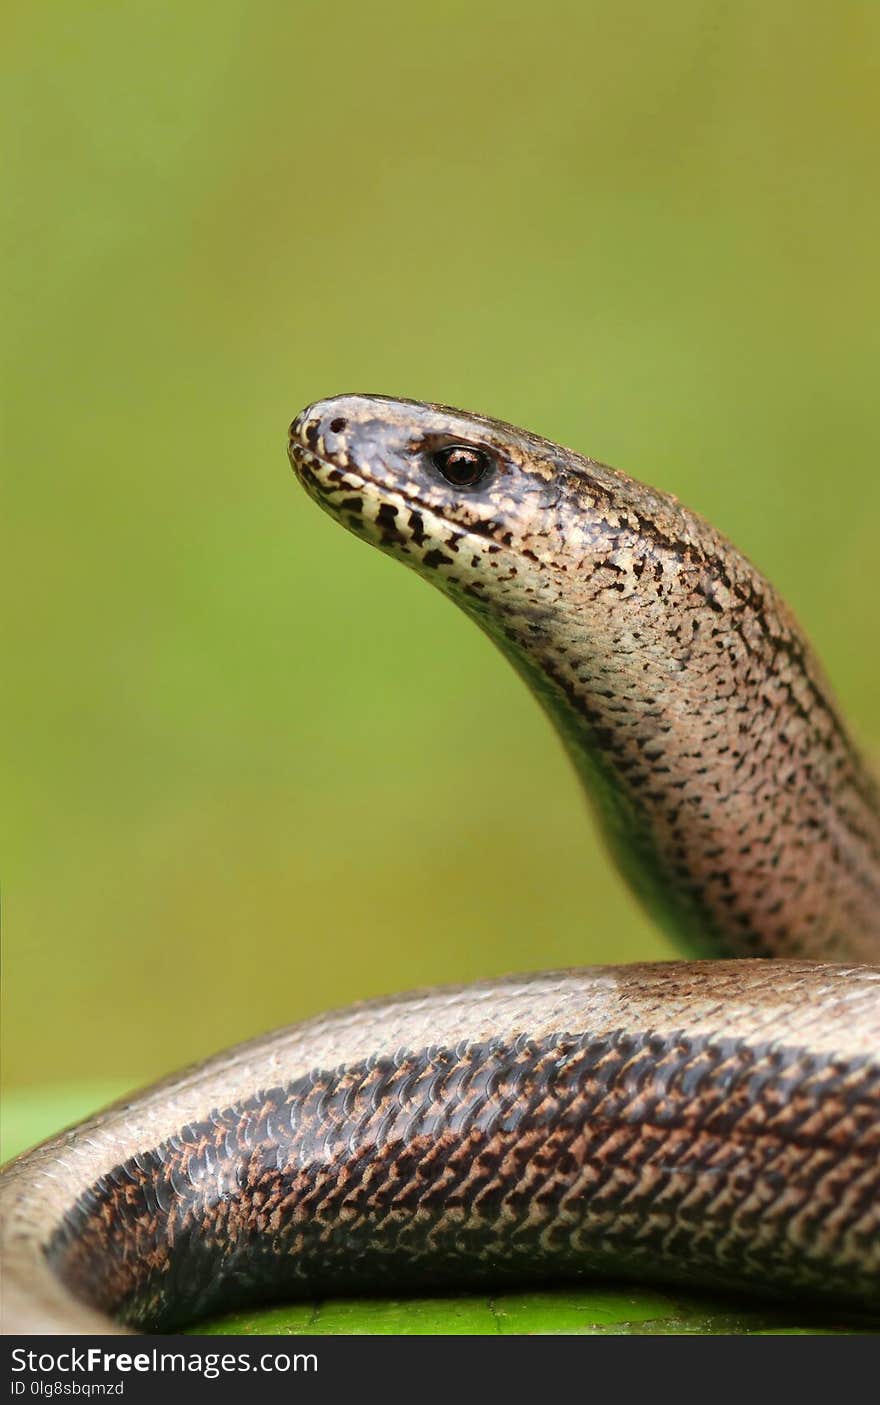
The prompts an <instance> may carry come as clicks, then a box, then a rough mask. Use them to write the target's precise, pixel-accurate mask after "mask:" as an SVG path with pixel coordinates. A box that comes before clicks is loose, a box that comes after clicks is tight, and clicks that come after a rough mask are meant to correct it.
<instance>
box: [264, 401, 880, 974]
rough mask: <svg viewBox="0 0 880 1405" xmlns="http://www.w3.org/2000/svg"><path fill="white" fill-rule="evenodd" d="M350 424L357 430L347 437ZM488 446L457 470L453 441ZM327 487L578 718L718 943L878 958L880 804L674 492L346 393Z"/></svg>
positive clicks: (310, 464) (626, 812)
mask: <svg viewBox="0 0 880 1405" xmlns="http://www.w3.org/2000/svg"><path fill="white" fill-rule="evenodd" d="M332 425H336V426H337V428H336V430H334V429H333V428H331V426H332ZM449 444H464V445H473V446H476V447H478V448H480V449H484V450H486V451H488V453H489V455H490V456H491V464H490V468H489V472H488V474H487V476H486V477H485V478H484V479H482V480H481V481H480V482H478V483H476V484H475V485H473V486H471V487H463V488H456V487H454V486H452V485H451V484H450V483H448V482H447V481H445V479H444V478H443V476H442V474H441V473H440V472H439V471H438V470H437V468H436V467H435V466H434V463H433V461H432V455H433V454H436V451H437V449H438V448H442V447H444V446H446V445H449ZM290 455H291V461H292V463H293V465H294V468H295V470H296V472H297V474H298V475H299V478H300V480H301V482H302V483H303V485H304V486H305V488H306V489H307V491H308V492H309V493H311V495H312V496H313V497H314V498H315V499H316V501H317V502H319V503H320V504H321V506H322V507H324V508H325V509H326V510H327V511H328V512H330V513H331V514H332V515H333V516H334V517H336V518H338V520H339V521H340V522H341V523H342V524H343V525H344V526H346V527H349V528H350V529H351V530H352V531H354V532H355V533H357V535H359V536H362V537H364V538H365V539H366V540H368V541H370V542H372V543H374V544H375V545H377V546H380V547H381V548H382V549H383V550H385V551H387V552H389V553H390V554H392V555H394V556H397V557H399V558H400V559H401V560H403V561H404V562H406V563H407V564H408V565H410V566H412V567H413V568H414V569H415V570H417V571H418V572H419V573H420V574H422V575H424V576H426V577H427V578H428V579H430V580H431V581H432V582H433V583H434V584H435V585H437V586H439V588H440V589H441V590H443V591H445V592H446V593H447V594H448V595H450V596H451V597H452V599H454V600H455V602H456V603H457V604H458V605H460V606H461V607H462V609H463V610H465V611H466V612H467V613H468V614H469V615H471V616H472V617H473V618H474V619H475V620H476V621H477V622H478V623H479V624H480V625H481V626H482V628H483V629H485V631H486V632H487V633H488V634H489V635H490V637H491V638H492V639H493V640H494V641H495V642H496V643H497V644H498V645H499V647H500V648H501V649H502V651H503V652H504V653H505V654H506V655H507V656H508V657H509V658H510V659H511V661H512V662H513V664H514V665H515V667H516V668H517V669H519V671H520V672H521V673H522V674H523V675H524V676H525V678H526V679H527V681H528V682H529V683H530V684H531V686H532V688H533V690H534V691H535V692H536V693H537V694H538V696H539V697H540V699H541V701H542V702H543V704H544V706H545V708H546V709H547V711H548V713H549V714H550V717H551V718H552V720H553V722H554V723H555V724H556V726H557V728H558V729H559V731H560V733H561V735H562V737H563V739H564V741H565V743H566V745H567V747H568V749H569V751H570V753H571V755H572V758H573V760H574V762H575V764H576V765H577V767H578V769H579V771H580V772H581V774H582V776H583V778H584V780H585V782H586V784H587V788H588V792H589V794H590V795H591V797H592V799H593V801H594V803H595V804H596V806H597V808H598V811H599V814H600V817H601V820H602V822H603V825H604V827H605V830H606V833H607V835H608V837H609V839H610V842H611V846H612V850H613V852H614V853H615V855H616V857H617V860H618V863H619V864H620V866H621V868H622V869H623V870H624V873H625V875H626V877H627V878H628V879H629V881H630V883H631V884H632V886H633V887H634V888H635V889H636V891H637V892H638V893H639V894H640V895H641V896H642V897H643V898H644V900H645V901H646V902H647V903H648V905H649V906H650V908H651V910H652V911H653V912H654V914H655V915H656V916H657V917H658V918H659V919H660V920H661V921H662V922H663V925H664V926H666V927H667V929H668V930H670V931H671V933H672V935H673V936H674V937H675V938H676V939H677V940H678V941H682V942H684V943H686V945H687V946H688V947H690V949H692V950H693V951H694V952H695V953H696V954H699V955H713V956H714V955H718V954H726V955H731V956H758V955H759V956H787V955H791V956H807V957H811V958H817V959H822V960H836V959H841V958H845V959H855V960H862V961H867V960H870V959H872V958H876V956H877V953H878V949H880V798H878V791H877V786H876V784H875V782H874V781H873V780H872V778H871V777H870V776H869V775H868V773H867V771H866V769H865V766H864V764H863V762H862V761H861V758H860V757H859V756H858V754H857V753H856V752H855V750H854V748H853V745H852V743H851V741H850V740H849V738H848V736H847V734H846V731H845V729H844V727H843V725H842V723H841V721H840V717H839V715H838V712H837V707H836V704H835V701H834V699H833V696H832V694H831V691H830V689H829V687H828V684H827V683H826V681H825V679H824V677H823V675H822V672H821V670H820V668H819V666H818V664H817V663H816V661H815V659H814V658H813V657H812V655H811V652H810V650H809V648H808V646H807V644H806V642H805V640H804V638H803V636H802V635H801V633H800V631H799V629H798V626H797V624H796V622H795V620H794V619H793V617H792V615H791V612H790V611H789V610H788V608H787V607H786V606H785V605H784V603H783V602H782V601H781V600H780V598H779V596H778V595H777V593H776V591H775V590H774V589H773V587H772V586H771V585H770V584H769V583H768V582H767V581H766V580H764V579H763V577H762V576H760V575H759V574H758V572H757V571H756V570H755V568H754V567H753V566H752V565H751V564H750V563H749V562H748V561H747V560H746V559H745V557H743V556H742V555H740V553H739V552H738V551H737V550H736V549H735V548H734V547H733V546H731V545H730V543H729V542H727V541H725V540H724V538H723V537H721V536H719V534H718V533H717V532H716V531H715V530H714V528H713V527H711V526H710V525H709V524H708V523H707V522H704V521H703V520H702V519H701V518H699V517H697V516H696V515H695V514H694V513H692V512H689V511H688V510H687V509H686V508H684V507H682V506H681V504H680V503H678V502H677V501H676V500H675V499H674V498H670V497H668V496H666V495H664V494H662V493H658V492H656V491H655V490H654V489H653V488H649V487H646V486H645V485H644V484H642V483H637V482H635V480H634V479H631V478H627V477H625V476H624V475H623V474H620V473H617V472H615V471H614V470H613V469H609V468H606V467H604V466H603V465H601V464H597V463H594V462H593V461H592V460H590V459H585V458H582V457H581V456H580V455H579V454H575V453H572V452H571V451H570V450H567V449H560V448H559V447H558V446H557V445H555V444H550V443H548V442H547V441H546V440H544V439H540V438H538V437H537V436H536V435H532V434H526V433H525V432H524V431H522V430H519V429H515V428H513V427H512V426H511V425H507V424H502V423H499V422H498V421H495V420H488V419H483V418H480V417H477V416H474V415H466V414H462V413H461V412H459V411H455V410H448V409H445V408H443V407H438V406H425V405H418V404H410V403H408V402H404V401H392V400H384V399H380V398H378V397H370V396H360V395H347V396H341V397H338V398H337V399H334V400H330V401H323V402H319V403H318V404H316V405H314V406H311V407H309V409H307V410H305V411H304V412H303V413H302V414H301V415H300V416H299V417H298V418H297V419H296V420H295V421H294V423H293V425H292V426H291V431H290Z"/></svg>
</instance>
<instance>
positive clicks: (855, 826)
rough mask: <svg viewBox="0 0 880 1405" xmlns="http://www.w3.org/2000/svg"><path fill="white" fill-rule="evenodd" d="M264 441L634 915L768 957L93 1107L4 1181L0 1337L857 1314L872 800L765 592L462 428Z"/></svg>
mask: <svg viewBox="0 0 880 1405" xmlns="http://www.w3.org/2000/svg"><path fill="white" fill-rule="evenodd" d="M291 458H292V461H293V464H294V467H295V469H296V470H297V473H298V475H299V476H300V478H301V480H302V481H303V483H304V485H305V486H306V487H307V489H308V490H309V491H310V492H311V493H312V494H313V496H315V497H316V498H317V499H318V500H319V501H320V502H321V503H322V505H323V506H325V507H326V508H327V509H328V510H329V511H331V512H332V513H333V514H334V515H335V516H337V517H338V518H340V520H342V521H343V522H344V523H345V525H348V526H350V527H352V529H353V530H355V531H356V532H357V533H358V534H359V535H362V536H364V537H366V538H367V539H369V540H371V541H373V542H374V544H377V545H379V546H381V547H382V548H383V549H385V550H387V551H389V552H390V553H391V554H393V555H397V556H400V557H401V558H402V559H404V560H406V561H407V564H410V565H413V566H415V567H416V569H418V570H420V572H422V573H423V574H425V575H427V576H429V577H430V578H432V579H433V580H434V581H435V583H437V584H439V585H440V586H441V588H443V589H444V590H445V591H446V593H448V594H449V595H450V596H451V597H452V598H453V599H455V600H456V602H457V603H458V604H460V605H462V606H463V607H464V608H465V609H466V610H467V612H468V613H470V614H471V615H472V616H474V617H475V618H476V620H477V621H478V622H479V623H480V624H481V626H482V627H483V628H484V629H485V630H486V631H487V632H488V633H489V634H490V635H491V636H492V638H493V639H494V640H495V641H496V642H497V643H498V644H499V645H500V646H501V648H502V649H503V651H504V652H505V653H506V654H507V655H508V656H509V657H510V658H511V660H512V661H513V663H514V664H515V666H516V667H517V668H518V670H519V671H520V672H521V673H522V674H523V675H524V677H525V678H526V680H527V681H528V683H529V684H530V685H531V686H532V687H533V689H534V690H535V692H536V693H537V695H538V696H539V698H540V699H541V701H542V702H543V703H544V705H545V707H546V708H547V710H548V712H549V714H550V716H551V718H552V720H553V721H554V723H555V724H556V726H557V728H558V730H559V731H560V734H561V736H562V738H563V740H564V742H565V744H566V746H567V747H568V749H569V752H570V754H571V755H572V758H573V760H574V762H575V764H576V765H577V766H578V769H579V771H580V773H581V774H582V776H583V777H584V780H585V782H586V784H587V788H588V791H589V793H590V794H591V796H592V798H593V800H594V803H595V804H596V806H597V809H598V813H599V816H600V819H601V820H602V823H603V825H604V828H605V831H606V833H607V835H608V838H609V840H610V843H611V847H612V851H613V852H614V854H615V856H616V858H617V860H618V862H619V864H620V866H621V867H622V869H623V871H624V873H625V874H626V876H627V877H628V878H629V879H630V881H631V882H632V883H633V885H634V887H635V888H636V890H637V891H638V892H639V893H640V895H641V896H642V897H643V899H644V900H645V901H646V902H648V903H649V905H650V906H651V907H652V909H653V910H654V911H655V912H656V913H657V915H658V918H659V919H660V920H661V921H663V922H664V923H665V924H666V925H667V927H670V928H672V929H673V930H674V931H676V932H677V933H678V935H679V936H680V937H681V939H682V941H683V942H684V943H685V944H686V945H687V946H689V947H690V948H691V949H692V950H696V951H697V952H699V953H700V954H714V953H719V954H722V955H726V956H740V955H746V956H749V955H761V956H772V957H775V958H777V959H776V960H772V961H763V960H745V961H734V960H718V961H693V962H680V963H666V964H663V963H661V964H657V965H653V966H633V967H623V968H621V967H613V966H609V967H604V968H595V969H593V970H587V971H581V972H576V971H575V972H557V973H548V974H544V975H540V976H532V977H522V978H511V979H508V980H505V981H500V982H494V983H489V984H485V985H480V986H475V987H470V988H468V989H463V990H440V991H433V992H432V991H429V992H424V993H419V994H416V995H413V996H409V997H401V998H399V999H396V1000H392V1001H385V1002H380V1003H376V1004H372V1005H366V1006H361V1007H355V1008H353V1009H352V1010H350V1011H344V1012H341V1013H340V1014H338V1015H336V1016H328V1017H325V1018H323V1019H320V1020H317V1021H313V1022H311V1023H309V1024H305V1025H302V1026H299V1027H296V1028H294V1029H292V1030H288V1031H282V1032H279V1033H278V1034H276V1035H274V1036H268V1037H267V1038H265V1039H263V1040H259V1041H256V1042H255V1043H253V1044H251V1045H248V1046H244V1047H243V1048H241V1049H239V1050H234V1051H232V1052H231V1053H230V1054H228V1055H225V1056H220V1057H219V1058H218V1059H215V1060H212V1061H210V1062H209V1063H207V1064H205V1065H202V1066H201V1067H200V1068H197V1069H194V1070H191V1071H189V1072H187V1073H184V1074H182V1075H180V1076H179V1077H178V1078H177V1079H174V1080H171V1081H169V1082H168V1083H166V1084H164V1085H161V1086H160V1087H158V1088H156V1089H154V1090H150V1091H148V1092H147V1093H145V1094H142V1095H140V1097H138V1098H137V1099H135V1100H134V1101H132V1102H131V1103H125V1104H120V1105H118V1106H117V1107H116V1108H113V1109H109V1110H108V1111H107V1112H106V1113H104V1114H101V1115H99V1116H98V1117H97V1118H95V1119H93V1120H92V1121H91V1122H90V1123H87V1124H84V1125H83V1126H81V1127H79V1128H76V1129H74V1130H73V1131H72V1132H70V1133H67V1134H65V1135H64V1136H62V1137H61V1138H58V1139H56V1140H55V1141H53V1142H51V1143H47V1144H45V1145H44V1146H43V1147H41V1148H37V1149H36V1150H35V1151H34V1152H31V1153H29V1154H28V1155H27V1156H25V1157H24V1158H21V1159H20V1160H19V1161H18V1162H16V1163H13V1165H12V1166H11V1167H9V1168H7V1170H6V1171H5V1172H3V1174H2V1177H0V1213H2V1236H3V1238H2V1245H3V1251H4V1258H5V1264H6V1275H5V1293H6V1308H5V1310H6V1314H7V1315H6V1324H7V1330H12V1329H17V1330H69V1331H78V1330H79V1331H88V1330H101V1329H102V1328H106V1326H107V1322H108V1319H110V1318H112V1320H113V1321H114V1323H116V1324H121V1325H127V1326H128V1327H130V1328H131V1327H133V1328H135V1329H145V1328H164V1329H166V1330H167V1329H173V1328H175V1327H178V1326H180V1325H183V1324H185V1323H187V1322H190V1321H193V1320H197V1318H198V1317H199V1316H200V1315H201V1314H204V1313H205V1312H207V1311H214V1310H217V1309H220V1308H222V1307H224V1306H230V1305H234V1304H236V1303H241V1302H243V1301H255V1300H260V1299H265V1298H270V1297H284V1296H291V1295H294V1294H316V1293H326V1292H329V1291H335V1290H337V1291H338V1290H352V1289H356V1290H370V1289H377V1288H378V1289H387V1288H390V1287H394V1288H396V1287H399V1286H416V1285H426V1284H430V1285H437V1284H439V1283H447V1284H450V1285H475V1284H483V1283H487V1282H490V1283H505V1282H507V1283H514V1282H522V1281H524V1280H531V1281H548V1280H551V1279H557V1280H558V1279H572V1278H582V1277H589V1276H591V1275H595V1274H597V1273H604V1274H609V1273H610V1274H613V1275H616V1276H620V1275H629V1276H635V1277H637V1278H640V1279H646V1278H659V1279H665V1280H671V1281H683V1282H698V1283H711V1284H720V1285H730V1286H735V1287H744V1286H749V1285H753V1284H757V1285H758V1286H760V1288H761V1289H762V1290H764V1291H776V1292H785V1293H788V1292H791V1291H800V1292H804V1293H807V1294H811V1295H814V1296H818V1297H825V1298H830V1299H831V1300H833V1301H836V1302H843V1301H846V1302H849V1303H854V1304H857V1305H859V1306H862V1307H867V1308H870V1309H874V1310H880V968H878V967H877V966H874V965H871V964H870V963H871V961H872V960H876V958H877V955H878V950H880V927H878V912H880V901H878V899H880V859H878V851H880V817H878V804H877V793H876V789H875V787H874V784H873V782H872V780H871V778H870V777H869V776H868V774H867V772H866V771H865V769H864V767H863V766H862V763H861V761H860V759H859V757H858V755H857V753H856V751H855V749H854V748H853V746H852V743H851V742H850V740H849V738H848V737H847V735H846V733H845V731H844V728H843V726H842V723H841V721H840V719H839V716H838V713H837V710H836V707H835V705H834V703H833V701H832V700H831V698H830V695H829V693H828V689H827V685H826V684H825V683H824V680H823V679H822V677H821V674H820V672H819V670H818V668H817V666H816V665H815V663H814V661H813V660H812V658H811V656H810V654H809V650H808V648H807V646H806V645H805V643H804V641H803V640H802V638H801V636H800V634H799V632H798V630H797V627H796V625H795V623H794V621H793V620H792V618H791V616H790V614H789V613H788V611H787V610H786V609H785V607H784V606H783V605H782V604H781V602H780V601H779V600H778V598H777V597H776V595H775V593H774V592H773V590H772V587H770V586H769V585H768V584H767V583H766V582H765V581H763V579H762V578H761V577H760V576H759V575H758V573H757V572H755V571H754V569H753V568H752V567H751V566H750V565H749V564H748V563H747V562H746V561H745V560H744V558H742V557H741V556H740V555H739V554H738V553H737V552H736V551H735V550H734V548H732V547H731V546H730V545H729V544H728V543H726V542H724V541H723V539H721V538H720V537H718V535H717V534H716V533H714V531H713V530H712V529H711V528H709V527H708V526H707V525H706V524H705V523H702V522H701V521H700V519H698V518H696V517H694V516H693V515H692V514H690V513H688V512H686V510H685V509H683V508H681V507H680V506H679V505H678V504H677V503H675V502H674V501H673V500H671V499H668V498H664V497H663V496H662V495H660V494H657V493H655V492H654V491H653V490H651V489H649V488H645V487H644V486H643V485H640V484H636V483H634V482H633V481H632V480H630V479H627V478H625V477H623V476H622V475H617V474H614V473H613V472H612V471H611V470H608V469H604V468H602V467H601V466H599V465H594V464H592V463H590V461H588V460H584V459H581V458H579V456H577V455H573V454H570V453H569V452H568V451H566V450H562V449H559V448H558V447H557V446H555V445H550V444H547V443H546V442H545V441H543V440H540V439H537V438H536V437H535V436H529V435H525V434H524V433H523V432H522V431H518V430H515V429H512V428H511V427H510V426H507V425H503V424H500V423H497V422H494V421H489V420H484V419H481V418H479V417H475V416H466V415H462V414H461V413H460V412H455V411H448V410H445V409H442V408H440V407H435V406H419V405H412V404H410V403H409V402H397V401H387V400H382V399H380V398H378V397H354V396H350V397H339V398H338V399H336V400H334V401H327V402H322V403H321V404H320V405H317V406H313V407H310V408H309V409H308V410H307V411H304V412H303V414H302V415H301V416H299V417H298V419H297V420H296V421H295V422H294V425H293V426H292V430H291ZM468 479H469V481H468ZM802 958H809V959H802Z"/></svg>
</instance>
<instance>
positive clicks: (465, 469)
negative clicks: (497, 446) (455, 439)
mask: <svg viewBox="0 0 880 1405" xmlns="http://www.w3.org/2000/svg"><path fill="white" fill-rule="evenodd" d="M431 461H432V463H433V464H434V467H435V468H436V469H437V470H438V471H439V472H440V473H442V474H443V477H444V478H445V479H446V481H447V483H454V484H455V486H456V488H470V487H472V486H473V485H474V483H479V481H480V479H481V478H483V477H485V475H486V474H487V473H488V471H489V466H490V463H491V459H490V458H489V455H488V454H487V453H486V451H485V450H484V449H472V448H471V447H470V445H469V444H448V445H447V446H446V448H445V449H437V450H435V452H434V453H433V454H432V455H431Z"/></svg>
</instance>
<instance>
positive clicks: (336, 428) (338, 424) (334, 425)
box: [330, 419, 345, 434]
mask: <svg viewBox="0 0 880 1405" xmlns="http://www.w3.org/2000/svg"><path fill="white" fill-rule="evenodd" d="M330 428H331V430H332V431H333V433H334V434H341V433H342V431H343V430H344V429H345V420H343V419H335V420H331V421H330Z"/></svg>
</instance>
